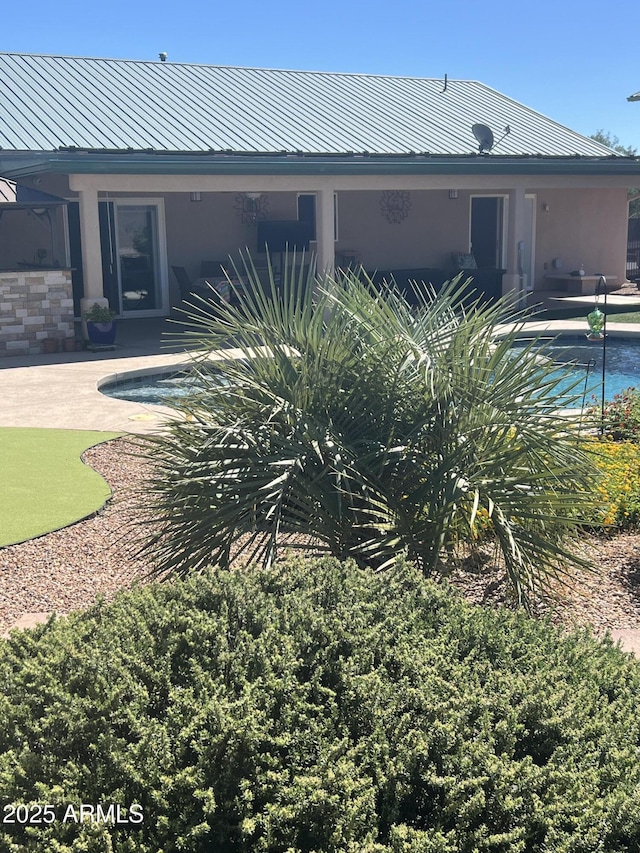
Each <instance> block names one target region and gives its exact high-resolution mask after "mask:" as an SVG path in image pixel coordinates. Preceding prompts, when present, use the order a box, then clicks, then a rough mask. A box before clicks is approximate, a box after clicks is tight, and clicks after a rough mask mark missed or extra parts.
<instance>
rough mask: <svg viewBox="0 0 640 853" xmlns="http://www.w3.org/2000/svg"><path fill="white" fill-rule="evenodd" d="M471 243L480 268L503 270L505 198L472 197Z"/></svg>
mask: <svg viewBox="0 0 640 853" xmlns="http://www.w3.org/2000/svg"><path fill="white" fill-rule="evenodd" d="M469 242H470V244H471V251H472V252H473V255H474V257H475V259H476V263H477V265H478V267H480V268H483V267H485V268H486V267H489V268H493V269H501V268H502V267H503V258H504V251H503V247H504V198H503V196H472V197H471V225H470V241H469Z"/></svg>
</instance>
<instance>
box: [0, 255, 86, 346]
mask: <svg viewBox="0 0 640 853" xmlns="http://www.w3.org/2000/svg"><path fill="white" fill-rule="evenodd" d="M73 335H74V324H73V291H72V287H71V270H19V271H17V272H13V271H12V272H0V357H2V356H7V355H26V354H36V353H40V352H42V350H43V345H42V341H43V340H44V339H45V338H57V339H58V340H60V339H62V338H70V337H73Z"/></svg>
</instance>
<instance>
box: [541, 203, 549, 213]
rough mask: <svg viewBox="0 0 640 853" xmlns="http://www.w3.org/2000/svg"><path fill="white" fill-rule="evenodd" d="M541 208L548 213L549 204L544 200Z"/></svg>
mask: <svg viewBox="0 0 640 853" xmlns="http://www.w3.org/2000/svg"><path fill="white" fill-rule="evenodd" d="M542 209H543V210H544V212H545V213H549V205H548V204H547V202H546V201H545V202H544V204H543V205H542Z"/></svg>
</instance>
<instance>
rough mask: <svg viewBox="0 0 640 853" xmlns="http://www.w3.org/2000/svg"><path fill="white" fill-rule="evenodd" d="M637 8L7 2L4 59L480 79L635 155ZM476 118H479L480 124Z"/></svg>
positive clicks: (273, 0)
mask: <svg viewBox="0 0 640 853" xmlns="http://www.w3.org/2000/svg"><path fill="white" fill-rule="evenodd" d="M638 33H640V3H633V2H631V3H626V4H624V6H623V7H619V6H613V5H609V4H598V6H597V7H596V5H595V4H593V3H589V2H588V0H585V2H574V0H557V2H552V0H538V2H536V3H527V4H526V6H525V5H524V4H522V3H519V2H510V3H509V2H505V0H494V2H487V1H486V0H485V2H478V0H475V2H471V0H440V2H432V0H423V2H419V0H387V2H379V0H372V2H369V3H356V2H353V0H316V2H310V0H296V2H294V0H267V2H264V0H263V2H257V0H242V2H237V1H236V2H233V0H231V2H229V0H227V2H225V3H216V2H211V0H210V1H209V2H202V0H184V2H177V0H172V2H168V0H155V2H151V0H128V2H126V1H125V0H111V2H110V3H96V2H87V0H82V2H79V0H58V2H55V0H23V2H18V0H6V2H5V4H4V8H3V15H2V29H1V31H0V50H2V51H8V52H20V53H23V52H24V53H51V54H62V55H67V56H100V57H110V58H121V59H147V60H148V59H151V60H154V59H157V56H158V53H159V52H160V51H166V52H167V53H168V55H169V60H168V61H170V62H171V61H173V62H203V63H212V64H220V65H241V66H257V67H267V68H290V69H305V70H321V71H350V72H365V73H370V74H397V75H408V76H418V77H438V78H439V77H444V75H445V73H446V74H448V75H449V78H450V79H474V80H481V81H482V82H483V83H486V84H487V85H489V86H491V87H493V88H494V89H497V90H498V91H500V92H503V93H504V94H506V95H509V96H510V97H512V98H514V99H515V100H517V101H520V102H522V103H524V104H526V105H527V106H529V107H531V108H533V109H535V110H537V111H538V112H541V113H544V114H545V115H547V116H550V117H551V118H553V119H555V120H556V121H558V122H560V123H561V124H564V125H567V126H568V127H571V128H572V129H574V130H577V131H578V132H580V133H583V134H585V135H589V134H591V133H594V132H595V131H596V130H598V129H599V128H602V129H604V130H605V131H608V132H610V133H612V134H614V135H615V136H617V137H619V139H620V142H621V143H622V144H624V145H631V146H634V147H636V148H638V150H639V151H640V102H638V103H629V102H628V101H627V97H628V96H629V95H630V94H632V93H634V92H638V91H640V56H639V51H640V48H639V47H638ZM478 120H479V121H482V116H480V115H479V116H478Z"/></svg>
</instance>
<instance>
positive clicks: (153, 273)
mask: <svg viewBox="0 0 640 853" xmlns="http://www.w3.org/2000/svg"><path fill="white" fill-rule="evenodd" d="M114 214H115V223H114V231H115V248H116V270H117V276H118V288H119V299H120V310H121V313H122V315H123V316H124V317H127V316H129V317H131V316H136V317H154V316H161V315H163V314H166V313H167V306H168V277H167V265H166V250H165V241H164V227H163V222H162V204H161V202H160V201H152V200H149V199H141V200H136V199H131V200H121V201H116V202H114Z"/></svg>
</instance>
